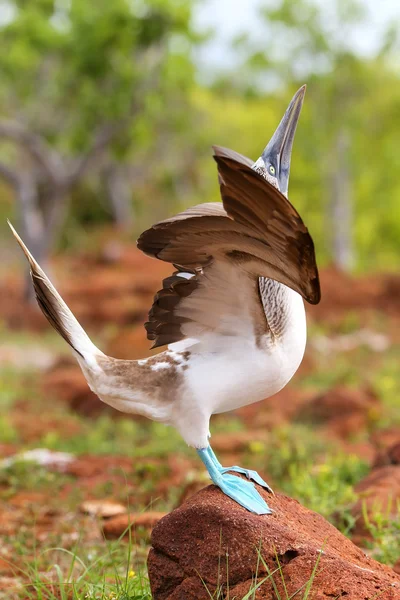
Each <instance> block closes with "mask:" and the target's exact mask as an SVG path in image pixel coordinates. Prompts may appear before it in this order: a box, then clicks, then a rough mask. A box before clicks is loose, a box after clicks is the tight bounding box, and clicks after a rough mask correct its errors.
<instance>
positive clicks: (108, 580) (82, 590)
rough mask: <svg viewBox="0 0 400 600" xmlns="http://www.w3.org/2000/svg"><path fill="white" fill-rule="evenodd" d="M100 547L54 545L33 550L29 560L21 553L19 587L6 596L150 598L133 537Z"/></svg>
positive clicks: (53, 599) (107, 599)
mask: <svg viewBox="0 0 400 600" xmlns="http://www.w3.org/2000/svg"><path fill="white" fill-rule="evenodd" d="M98 548H99V544H97V545H96V546H93V547H84V548H79V546H78V544H77V546H76V547H74V548H72V549H71V550H67V549H65V548H60V547H56V546H54V547H49V548H47V549H45V550H44V551H41V552H34V555H33V557H31V558H30V560H29V561H28V560H26V562H24V557H23V556H22V557H20V561H19V562H20V566H18V567H17V568H16V569H15V573H16V576H17V577H18V578H19V580H20V586H19V588H20V589H19V590H17V591H16V592H15V595H14V596H13V597H9V596H7V600H14V599H15V600H17V599H18V600H20V599H21V600H71V599H72V600H83V599H85V600H111V599H112V600H151V594H150V586H149V581H148V578H147V576H146V574H145V570H144V567H143V561H140V562H139V561H137V559H136V558H135V556H134V555H135V552H136V549H135V545H134V544H133V541H132V539H130V540H129V542H128V543H126V542H123V541H122V540H121V539H120V540H116V541H114V542H104V543H103V544H101V551H99V549H98ZM21 558H22V560H21ZM0 599H1V592H0Z"/></svg>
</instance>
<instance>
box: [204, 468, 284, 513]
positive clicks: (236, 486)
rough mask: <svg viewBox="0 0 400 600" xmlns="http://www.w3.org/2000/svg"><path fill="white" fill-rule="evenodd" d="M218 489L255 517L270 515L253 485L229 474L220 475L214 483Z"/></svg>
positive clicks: (270, 511)
mask: <svg viewBox="0 0 400 600" xmlns="http://www.w3.org/2000/svg"><path fill="white" fill-rule="evenodd" d="M214 483H215V484H216V485H218V487H220V488H221V490H222V491H223V492H224V493H225V494H226V495H227V496H229V497H230V498H232V499H233V500H236V502H237V503H238V504H240V505H241V506H243V507H244V508H247V510H249V511H250V512H253V513H256V514H257V515H270V514H272V510H271V509H270V508H269V506H268V504H267V503H266V502H265V500H264V499H263V498H262V497H261V496H260V494H259V493H258V492H257V490H256V488H255V487H254V483H251V482H250V481H245V480H244V479H242V478H241V477H236V475H230V474H229V473H223V474H220V477H219V480H218V481H214Z"/></svg>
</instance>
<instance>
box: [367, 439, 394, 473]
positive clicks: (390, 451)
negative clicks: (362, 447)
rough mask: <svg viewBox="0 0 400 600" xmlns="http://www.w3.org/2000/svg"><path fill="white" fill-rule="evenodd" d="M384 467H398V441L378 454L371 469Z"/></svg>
mask: <svg viewBox="0 0 400 600" xmlns="http://www.w3.org/2000/svg"><path fill="white" fill-rule="evenodd" d="M385 465H400V439H399V440H398V441H397V442H396V443H395V444H392V445H391V446H389V448H386V449H385V450H381V451H380V452H379V453H378V455H377V457H376V459H375V462H374V465H373V468H377V467H384V466H385Z"/></svg>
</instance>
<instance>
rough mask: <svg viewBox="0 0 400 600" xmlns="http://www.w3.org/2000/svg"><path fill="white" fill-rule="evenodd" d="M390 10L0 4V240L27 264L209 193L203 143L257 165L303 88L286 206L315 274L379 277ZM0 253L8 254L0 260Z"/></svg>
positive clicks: (392, 29) (389, 265)
mask: <svg viewBox="0 0 400 600" xmlns="http://www.w3.org/2000/svg"><path fill="white" fill-rule="evenodd" d="M396 7H397V3H396V2H395V1H392V2H381V3H380V4H379V7H377V6H376V4H375V3H372V2H369V1H365V0H364V2H359V1H355V0H329V1H326V2H321V1H319V2H318V1H317V0H298V1H296V2H295V3H294V2H291V1H290V0H283V1H281V2H271V1H268V0H264V1H262V0H259V1H257V0H252V1H251V2H245V3H241V2H227V1H226V0H225V1H220V2H218V1H217V0H214V1H210V0H209V1H208V2H207V1H206V2H196V1H195V0H147V1H144V0H115V1H113V2H109V1H108V2H106V1H104V0H99V1H98V2H91V1H90V0H79V1H78V0H75V1H74V0H15V1H12V0H4V1H2V2H0V35H1V39H2V52H1V56H0V111H1V119H0V185H1V193H0V232H1V240H0V244H1V250H2V252H3V251H4V252H6V251H7V247H8V246H9V245H10V244H11V243H12V242H11V238H10V236H9V235H8V233H7V230H6V225H5V218H6V217H9V218H11V219H13V220H14V221H16V222H17V223H18V224H19V227H20V229H21V230H22V233H23V234H24V236H25V238H26V239H27V241H28V243H29V245H30V246H31V247H32V249H33V251H34V253H36V255H37V256H38V258H40V259H42V258H43V257H44V258H46V256H47V255H48V253H49V252H50V251H51V250H52V249H53V248H54V247H56V248H57V247H58V248H59V247H60V245H61V246H62V247H63V248H65V247H74V246H78V247H81V245H82V244H83V245H85V244H87V243H88V242H87V236H86V234H88V233H90V231H91V230H92V229H93V228H95V227H96V226H102V225H104V224H107V223H112V222H114V223H116V224H117V225H119V226H120V227H121V228H122V229H125V231H126V232H128V233H129V236H130V237H131V238H132V239H134V238H135V237H136V236H137V234H138V233H140V230H141V229H143V228H145V227H147V226H148V225H150V224H151V223H152V222H154V221H155V220H157V219H161V218H165V217H166V216H168V215H169V214H171V213H172V212H173V211H176V210H178V209H182V208H184V207H187V206H188V205H191V204H194V203H198V202H205V201H213V200H217V199H218V198H219V193H218V186H217V179H216V170H215V165H214V163H213V161H212V159H211V152H210V147H211V145H212V144H221V145H226V146H229V147H232V148H233V149H235V150H237V151H239V152H241V153H243V154H247V155H249V156H251V157H252V158H254V159H256V158H257V157H258V156H259V155H260V152H261V150H262V149H263V147H264V146H265V144H266V143H267V141H268V140H269V137H270V136H271V134H272V132H273V131H274V129H275V127H276V125H277V123H278V122H279V120H280V118H281V116H282V114H283V111H284V109H285V107H286V105H287V103H288V102H289V100H290V98H291V95H292V94H293V92H294V91H295V90H296V89H297V87H299V86H300V85H301V84H303V83H304V82H306V83H307V86H308V89H307V96H306V101H305V105H304V108H303V113H302V115H301V120H300V126H299V128H298V132H297V136H296V141H295V148H294V156H293V167H292V174H291V182H290V199H291V201H292V202H293V204H294V205H295V206H296V207H297V208H298V209H299V211H300V213H301V214H302V216H303V217H304V219H305V221H306V224H307V225H308V226H309V228H310V230H311V232H312V235H313V237H314V239H315V242H316V246H317V253H318V259H319V262H320V264H323V263H328V262H332V261H333V262H335V263H336V264H337V265H338V266H340V267H342V268H344V269H352V270H360V271H364V272H365V271H369V270H371V269H372V270H376V269H385V270H387V269H389V270H397V268H398V264H399V254H400V245H399V244H400V243H399V239H400V209H399V206H400V204H399V203H400V177H399V176H398V173H399V171H400V153H399V151H398V147H399V128H400V64H399V58H398V57H399V39H398V37H399V36H398V32H399V27H398V17H399V16H400V10H399V9H398V8H396ZM5 256H6V257H8V256H9V255H8V253H7V254H5Z"/></svg>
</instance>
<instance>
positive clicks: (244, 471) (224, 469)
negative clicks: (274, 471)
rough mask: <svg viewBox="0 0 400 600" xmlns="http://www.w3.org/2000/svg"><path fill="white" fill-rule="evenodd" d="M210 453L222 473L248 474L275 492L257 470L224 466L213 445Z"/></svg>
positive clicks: (248, 476) (209, 448)
mask: <svg viewBox="0 0 400 600" xmlns="http://www.w3.org/2000/svg"><path fill="white" fill-rule="evenodd" d="M208 452H209V455H210V456H211V457H212V458H213V460H214V462H215V464H216V465H217V466H218V467H219V468H220V470H221V473H228V472H229V471H234V472H235V473H242V475H246V477H247V479H251V480H252V481H254V482H255V483H258V485H261V487H263V488H265V489H266V490H267V492H271V494H273V493H274V492H273V490H272V488H271V487H270V486H269V485H268V483H267V482H266V481H264V479H263V478H262V477H260V475H259V474H258V473H257V471H252V470H250V469H244V468H243V467H236V466H235V467H223V466H222V465H221V463H220V462H219V460H218V458H217V457H216V456H215V453H214V450H213V449H212V448H211V446H208Z"/></svg>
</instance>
